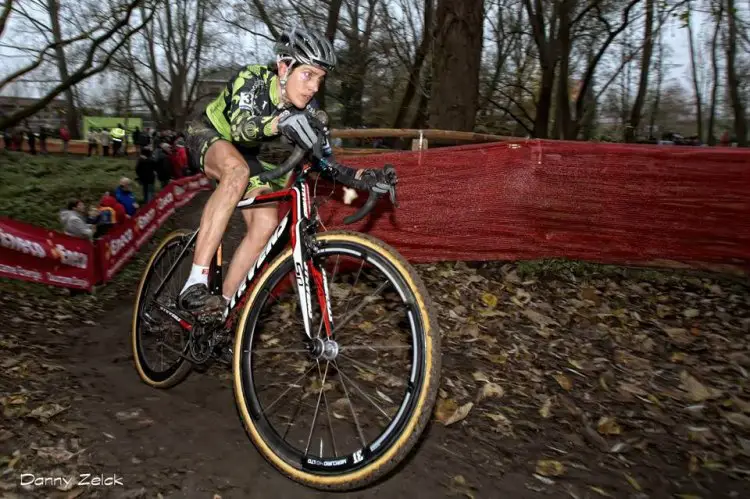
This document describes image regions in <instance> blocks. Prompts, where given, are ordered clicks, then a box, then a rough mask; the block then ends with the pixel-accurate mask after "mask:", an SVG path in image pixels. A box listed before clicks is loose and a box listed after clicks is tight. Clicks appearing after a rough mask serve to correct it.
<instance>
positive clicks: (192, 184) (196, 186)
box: [188, 181, 201, 191]
mask: <svg viewBox="0 0 750 499" xmlns="http://www.w3.org/2000/svg"><path fill="white" fill-rule="evenodd" d="M200 187H201V184H200V182H196V181H192V182H190V183H189V184H188V189H190V190H191V191H193V190H196V189H200Z"/></svg>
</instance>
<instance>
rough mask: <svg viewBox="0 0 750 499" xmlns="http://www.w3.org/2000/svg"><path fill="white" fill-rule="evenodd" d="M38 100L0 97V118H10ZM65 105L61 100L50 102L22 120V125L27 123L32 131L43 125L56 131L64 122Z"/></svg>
mask: <svg viewBox="0 0 750 499" xmlns="http://www.w3.org/2000/svg"><path fill="white" fill-rule="evenodd" d="M38 101H39V99H32V98H29V97H9V96H0V116H10V115H12V114H15V113H16V112H18V111H19V110H21V109H24V108H27V107H29V106H33V105H34V104H35V103H37V102H38ZM65 108H66V104H65V101H64V100H63V99H54V100H52V101H50V102H49V103H48V104H47V105H46V106H45V107H44V108H43V109H41V110H40V111H37V112H36V113H35V114H33V115H31V116H29V117H28V118H26V119H24V120H23V122H22V123H24V124H25V123H26V122H28V124H29V126H31V128H32V129H33V130H34V131H37V129H38V128H39V126H41V125H44V126H46V127H47V128H50V129H55V130H56V129H57V128H59V127H60V125H61V124H62V122H63V121H64V120H65Z"/></svg>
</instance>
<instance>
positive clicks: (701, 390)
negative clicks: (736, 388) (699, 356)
mask: <svg viewBox="0 0 750 499" xmlns="http://www.w3.org/2000/svg"><path fill="white" fill-rule="evenodd" d="M680 380H681V381H682V384H681V387H682V389H683V390H685V391H686V392H687V393H688V395H689V398H690V400H692V401H693V402H701V401H703V400H708V399H714V398H717V397H720V396H721V393H722V392H721V391H720V390H716V389H714V388H710V387H706V386H705V385H703V384H702V383H701V382H700V381H698V380H697V379H695V378H694V377H693V376H691V375H690V374H688V372H687V371H682V372H681V373H680Z"/></svg>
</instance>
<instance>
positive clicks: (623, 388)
mask: <svg viewBox="0 0 750 499" xmlns="http://www.w3.org/2000/svg"><path fill="white" fill-rule="evenodd" d="M617 389H618V390H619V391H620V392H622V393H626V394H630V395H636V396H639V397H647V396H648V392H647V391H646V390H644V389H643V388H641V387H640V386H638V385H636V384H634V383H620V384H619V385H617Z"/></svg>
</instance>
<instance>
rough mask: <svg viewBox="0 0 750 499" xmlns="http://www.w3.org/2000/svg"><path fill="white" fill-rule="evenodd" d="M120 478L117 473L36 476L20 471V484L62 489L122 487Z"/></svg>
mask: <svg viewBox="0 0 750 499" xmlns="http://www.w3.org/2000/svg"><path fill="white" fill-rule="evenodd" d="M122 479H123V477H122V476H120V475H118V474H117V473H113V474H104V473H100V474H94V473H79V474H78V476H77V477H76V476H67V477H59V476H56V477H52V476H37V475H35V474H34V473H22V474H21V486H22V487H30V486H35V487H62V488H63V489H64V490H67V489H68V488H71V487H117V486H120V487H123V486H124V485H125V484H124V483H123V481H122Z"/></svg>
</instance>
